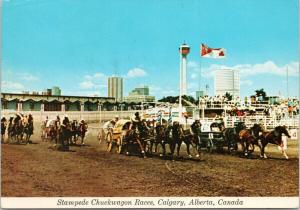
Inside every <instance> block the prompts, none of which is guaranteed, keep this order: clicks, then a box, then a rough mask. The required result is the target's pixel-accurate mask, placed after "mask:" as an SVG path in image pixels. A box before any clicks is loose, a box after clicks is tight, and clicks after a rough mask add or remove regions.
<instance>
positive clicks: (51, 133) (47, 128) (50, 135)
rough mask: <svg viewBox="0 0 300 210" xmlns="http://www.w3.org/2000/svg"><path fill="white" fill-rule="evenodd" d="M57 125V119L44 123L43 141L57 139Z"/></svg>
mask: <svg viewBox="0 0 300 210" xmlns="http://www.w3.org/2000/svg"><path fill="white" fill-rule="evenodd" d="M55 123H56V120H55V119H50V120H47V121H45V122H44V123H42V129H41V131H42V133H41V137H42V139H43V140H46V139H50V140H54V139H55V138H57V128H56V125H55Z"/></svg>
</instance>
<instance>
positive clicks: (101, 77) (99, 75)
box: [84, 72, 107, 81]
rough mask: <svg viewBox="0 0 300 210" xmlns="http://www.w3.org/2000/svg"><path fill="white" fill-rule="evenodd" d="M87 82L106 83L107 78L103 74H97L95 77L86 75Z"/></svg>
mask: <svg viewBox="0 0 300 210" xmlns="http://www.w3.org/2000/svg"><path fill="white" fill-rule="evenodd" d="M84 79H85V80H94V81H95V80H97V81H106V80H107V76H106V75H105V74H103V73H101V72H97V73H95V74H93V75H85V76H84Z"/></svg>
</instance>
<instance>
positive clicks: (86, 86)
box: [79, 81, 95, 89]
mask: <svg viewBox="0 0 300 210" xmlns="http://www.w3.org/2000/svg"><path fill="white" fill-rule="evenodd" d="M79 87H80V88H81V89H91V88H94V87H95V84H94V83H93V82H92V81H83V82H81V83H79Z"/></svg>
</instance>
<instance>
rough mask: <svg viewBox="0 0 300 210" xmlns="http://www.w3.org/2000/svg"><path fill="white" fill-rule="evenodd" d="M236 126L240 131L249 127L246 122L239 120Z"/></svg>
mask: <svg viewBox="0 0 300 210" xmlns="http://www.w3.org/2000/svg"><path fill="white" fill-rule="evenodd" d="M235 128H236V131H237V133H238V132H240V131H241V130H243V129H246V128H247V127H246V125H245V123H244V122H238V123H237V125H236V127H235Z"/></svg>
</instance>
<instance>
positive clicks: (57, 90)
mask: <svg viewBox="0 0 300 210" xmlns="http://www.w3.org/2000/svg"><path fill="white" fill-rule="evenodd" d="M52 95H53V96H60V95H61V89H60V88H59V87H57V86H54V87H52Z"/></svg>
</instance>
